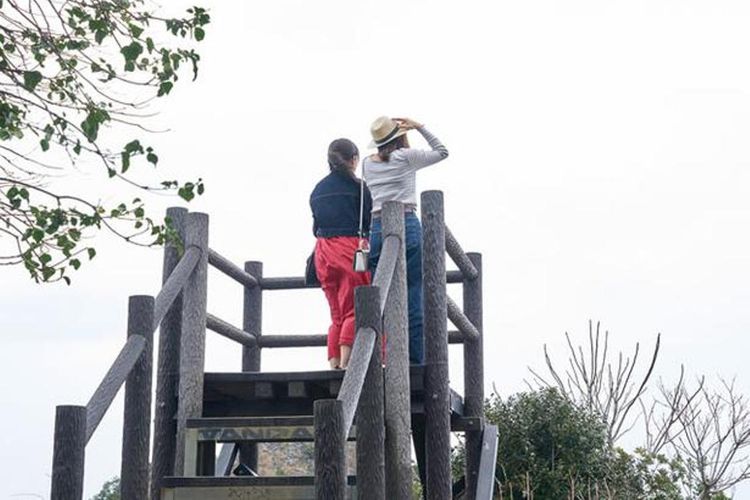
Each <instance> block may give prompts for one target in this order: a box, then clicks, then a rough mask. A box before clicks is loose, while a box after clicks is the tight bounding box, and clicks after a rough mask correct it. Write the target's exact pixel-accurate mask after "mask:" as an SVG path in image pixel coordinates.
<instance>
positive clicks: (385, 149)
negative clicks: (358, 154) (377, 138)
mask: <svg viewBox="0 0 750 500" xmlns="http://www.w3.org/2000/svg"><path fill="white" fill-rule="evenodd" d="M408 147H409V141H408V140H407V139H406V134H404V135H402V136H399V137H396V138H395V139H393V140H392V141H391V142H387V143H385V144H383V145H382V146H379V147H378V156H379V157H380V159H381V160H383V161H386V162H387V161H390V159H391V153H393V152H394V151H396V150H398V149H401V148H408Z"/></svg>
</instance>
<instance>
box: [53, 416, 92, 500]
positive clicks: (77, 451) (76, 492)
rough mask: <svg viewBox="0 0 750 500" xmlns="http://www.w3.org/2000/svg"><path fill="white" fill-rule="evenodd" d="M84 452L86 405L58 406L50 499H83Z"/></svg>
mask: <svg viewBox="0 0 750 500" xmlns="http://www.w3.org/2000/svg"><path fill="white" fill-rule="evenodd" d="M85 453H86V407H85V406H58V407H57V409H56V412H55V445H54V450H53V453H52V490H51V493H50V499H51V500H81V499H82V498H83V468H84V462H85V460H84V458H85Z"/></svg>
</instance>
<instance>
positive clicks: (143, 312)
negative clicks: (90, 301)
mask: <svg viewBox="0 0 750 500" xmlns="http://www.w3.org/2000/svg"><path fill="white" fill-rule="evenodd" d="M153 330H154V298H153V297H151V296H147V295H136V296H132V297H130V300H129V302H128V338H130V337H133V336H140V337H143V338H144V339H146V344H145V345H144V348H143V352H142V353H141V356H140V358H139V359H138V362H137V363H136V364H135V365H134V366H133V369H132V370H131V371H130V375H128V379H127V381H126V382H125V409H124V418H123V426H122V460H121V465H120V492H121V493H120V494H121V496H122V498H148V494H149V491H148V481H149V479H148V475H149V448H150V445H151V377H152V372H153V352H154V350H153V347H152V343H153Z"/></svg>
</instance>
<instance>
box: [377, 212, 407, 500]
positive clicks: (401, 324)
mask: <svg viewBox="0 0 750 500" xmlns="http://www.w3.org/2000/svg"><path fill="white" fill-rule="evenodd" d="M382 214H383V215H382V217H383V218H382V221H383V237H384V239H385V241H389V240H395V241H396V242H398V246H396V252H397V253H396V257H397V258H396V260H395V263H394V265H393V274H392V279H391V283H390V289H389V292H388V294H387V296H386V297H384V299H385V308H384V311H385V315H384V318H383V328H384V331H386V332H387V340H386V343H385V346H386V348H385V352H386V355H385V360H386V364H385V375H384V377H385V379H384V383H385V435H386V440H385V467H386V469H385V471H386V498H389V499H394V500H410V499H411V493H412V492H411V489H412V467H411V442H410V441H411V401H410V394H411V388H410V386H409V315H408V306H407V289H406V247H405V245H403V244H402V242H403V241H405V233H404V231H405V230H404V208H403V204H401V203H399V202H386V203H384V204H383V212H382ZM384 247H385V246H384ZM381 263H382V260H381ZM380 265H381V264H378V270H380Z"/></svg>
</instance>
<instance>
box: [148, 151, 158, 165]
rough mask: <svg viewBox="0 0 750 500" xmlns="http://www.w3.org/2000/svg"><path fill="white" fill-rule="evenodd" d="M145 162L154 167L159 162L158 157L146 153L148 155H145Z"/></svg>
mask: <svg viewBox="0 0 750 500" xmlns="http://www.w3.org/2000/svg"><path fill="white" fill-rule="evenodd" d="M146 160H147V161H148V162H149V163H153V164H154V165H156V164H157V163H158V162H159V157H158V156H156V154H155V153H148V154H147V155H146Z"/></svg>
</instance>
